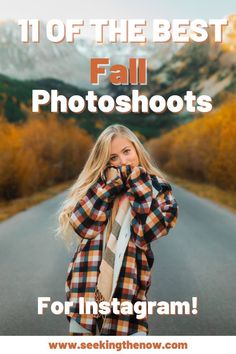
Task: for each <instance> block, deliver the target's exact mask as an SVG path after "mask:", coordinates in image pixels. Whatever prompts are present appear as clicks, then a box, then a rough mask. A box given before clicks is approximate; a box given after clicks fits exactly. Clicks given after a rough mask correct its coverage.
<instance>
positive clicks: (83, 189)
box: [56, 124, 166, 246]
mask: <svg viewBox="0 0 236 354" xmlns="http://www.w3.org/2000/svg"><path fill="white" fill-rule="evenodd" d="M117 136H122V137H125V138H127V139H128V140H129V141H131V142H132V143H133V145H134V147H135V150H136V153H137V155H138V158H139V162H140V165H141V166H143V167H144V168H145V169H146V171H147V172H148V173H149V174H153V175H156V176H159V177H161V178H162V179H165V178H166V177H165V175H164V174H163V173H162V172H161V171H160V169H159V168H158V167H157V166H155V163H154V161H153V160H152V158H151V156H150V154H149V153H148V151H147V150H146V149H145V148H144V146H143V145H142V143H141V142H140V140H139V139H138V137H137V136H136V135H135V134H134V133H133V132H132V131H131V130H130V129H129V128H127V127H125V126H124V125H120V124H113V125H110V126H108V127H107V128H106V129H105V130H104V131H103V132H102V133H101V134H100V135H99V137H98V138H97V140H96V142H95V144H94V146H93V148H92V150H91V152H90V154H89V157H88V160H87V162H86V163H85V165H84V168H83V170H82V171H81V173H80V174H79V176H78V178H77V179H76V181H75V183H74V184H73V185H72V186H71V187H70V188H69V189H68V195H67V198H66V199H65V201H64V202H63V203H62V205H61V207H60V209H59V212H58V220H59V227H58V228H57V229H56V236H59V237H60V238H62V239H63V240H64V241H65V243H66V244H67V246H68V245H69V244H70V245H71V244H72V241H73V237H72V235H73V229H72V227H71V225H70V223H69V219H70V215H71V213H72V210H73V208H74V207H75V205H76V204H77V202H78V201H80V200H81V199H82V198H83V197H84V196H85V194H86V193H87V191H88V189H89V188H90V187H91V186H92V185H93V184H94V183H95V182H96V181H97V179H98V178H99V176H100V174H101V172H102V171H103V170H104V169H105V167H106V165H107V163H108V162H109V160H110V146H111V141H112V139H114V138H115V137H117ZM77 236H78V235H77ZM77 240H78V241H80V240H81V239H80V238H79V237H77Z"/></svg>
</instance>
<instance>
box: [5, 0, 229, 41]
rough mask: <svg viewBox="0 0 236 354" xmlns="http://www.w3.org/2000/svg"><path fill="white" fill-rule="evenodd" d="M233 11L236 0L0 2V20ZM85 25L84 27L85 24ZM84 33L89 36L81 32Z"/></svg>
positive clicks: (201, 15) (181, 15) (186, 15)
mask: <svg viewBox="0 0 236 354" xmlns="http://www.w3.org/2000/svg"><path fill="white" fill-rule="evenodd" d="M233 13H236V0H226V1H222V0H143V1H139V0H118V1H117V0H66V1H65V0H63V1H62V0H39V1H32V0H18V1H16V0H7V1H4V2H3V1H2V3H1V5H0V20H18V19H20V18H38V19H40V20H43V21H45V22H46V21H47V20H49V19H53V18H59V19H61V20H63V21H65V20H66V19H69V18H70V19H72V18H75V19H92V18H106V19H108V18H114V19H121V18H127V19H128V18H134V19H135V18H136V19H138V18H144V19H146V20H147V21H148V22H149V21H151V20H152V19H153V18H165V19H168V20H171V19H173V18H179V19H183V18H188V19H190V20H191V19H196V18H201V19H205V20H207V19H210V18H223V17H226V16H228V15H230V14H233ZM86 27H88V26H86ZM83 34H84V36H92V34H91V33H90V32H89V31H84V33H83Z"/></svg>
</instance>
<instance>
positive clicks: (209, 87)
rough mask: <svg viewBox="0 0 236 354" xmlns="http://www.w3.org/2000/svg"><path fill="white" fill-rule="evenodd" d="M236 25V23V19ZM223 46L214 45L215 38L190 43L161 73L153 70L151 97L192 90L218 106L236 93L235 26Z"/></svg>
mask: <svg viewBox="0 0 236 354" xmlns="http://www.w3.org/2000/svg"><path fill="white" fill-rule="evenodd" d="M235 23H236V19H235ZM229 27H230V28H231V29H232V30H231V31H230V32H229V31H228V30H227V32H228V34H227V36H226V35H225V37H224V41H223V43H214V41H213V34H212V32H211V31H210V32H209V40H208V41H206V42H204V43H201V44H199V43H195V42H192V43H189V44H186V45H184V46H183V47H182V48H180V50H179V51H177V52H176V53H175V54H174V55H173V57H172V58H171V59H170V60H169V61H168V62H167V63H166V64H164V65H163V66H162V67H161V68H159V69H158V70H155V71H154V70H150V72H149V86H148V91H149V92H148V94H150V95H151V94H153V93H154V92H158V94H161V95H164V96H169V95H172V94H179V95H181V96H183V94H184V93H185V92H186V91H187V90H192V91H193V92H194V93H195V94H196V95H204V94H206V95H209V96H211V97H212V98H213V104H214V103H215V104H219V103H221V102H222V101H224V99H225V98H226V97H227V95H228V94H229V93H236V50H233V48H235V36H236V32H235V30H234V28H236V27H235V26H234V25H233V26H232V25H231V26H229Z"/></svg>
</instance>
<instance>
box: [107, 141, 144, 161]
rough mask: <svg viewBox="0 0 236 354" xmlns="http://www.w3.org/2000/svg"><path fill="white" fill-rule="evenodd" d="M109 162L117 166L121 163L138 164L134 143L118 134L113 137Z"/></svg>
mask: <svg viewBox="0 0 236 354" xmlns="http://www.w3.org/2000/svg"><path fill="white" fill-rule="evenodd" d="M109 163H110V164H111V165H113V166H116V167H117V166H121V165H131V166H133V167H135V166H138V165H139V159H138V155H137V153H136V150H135V147H134V145H133V143H132V142H131V141H130V140H129V139H127V138H125V137H121V136H116V137H115V138H113V139H112V142H111V153H110V161H109Z"/></svg>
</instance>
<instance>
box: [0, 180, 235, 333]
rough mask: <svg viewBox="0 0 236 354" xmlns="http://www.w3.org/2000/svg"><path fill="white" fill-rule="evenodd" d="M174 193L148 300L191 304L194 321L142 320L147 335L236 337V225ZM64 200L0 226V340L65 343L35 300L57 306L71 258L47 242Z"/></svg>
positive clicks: (223, 212) (60, 323)
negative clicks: (173, 215) (55, 338)
mask: <svg viewBox="0 0 236 354" xmlns="http://www.w3.org/2000/svg"><path fill="white" fill-rule="evenodd" d="M172 186H173V191H174V195H175V197H176V199H177V201H178V203H179V206H180V215H179V219H178V223H177V226H176V227H175V229H173V230H171V231H170V232H169V234H168V236H165V237H163V238H161V239H159V240H157V241H154V242H153V244H152V249H153V252H154V254H155V262H154V266H153V270H152V285H151V288H150V290H149V293H148V299H149V300H152V301H157V302H159V301H166V302H169V301H181V302H182V301H189V302H191V299H192V297H197V299H198V307H197V309H198V313H197V314H196V315H193V314H190V315H186V314H184V315H180V314H177V315H160V314H157V313H156V312H155V313H154V314H153V315H149V325H150V335H235V334H236V306H235V304H234V301H235V298H236V257H235V255H236V217H235V214H233V213H231V212H230V211H228V210H227V209H225V208H222V207H219V206H217V205H216V204H214V203H212V202H210V201H208V200H207V199H203V198H199V197H197V196H195V195H194V194H192V193H190V192H188V191H186V190H184V189H182V188H180V187H178V186H176V185H172ZM64 198H65V193H61V194H59V195H58V196H56V197H54V198H52V199H50V200H47V201H45V202H43V203H40V204H38V205H36V206H34V207H32V208H30V209H28V210H26V211H23V212H20V213H19V214H17V215H15V216H14V217H12V218H10V219H8V220H7V221H5V222H2V223H1V224H0V284H1V292H0V319H1V321H0V335H67V334H68V321H67V319H66V317H65V315H63V314H62V315H54V314H52V313H51V311H50V309H46V310H45V312H44V314H43V315H38V314H37V300H38V299H37V298H38V297H41V296H42V297H43V296H47V297H48V296H49V297H51V299H52V301H62V302H63V301H64V300H65V294H64V283H65V277H66V271H67V267H68V263H69V260H70V259H71V257H72V255H73V250H72V251H71V252H68V251H67V249H66V248H65V246H64V244H63V243H62V241H60V240H56V239H55V237H54V233H53V229H54V228H55V226H56V222H57V216H56V212H57V210H58V207H59V205H60V203H61V202H62V200H63V199H64Z"/></svg>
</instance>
